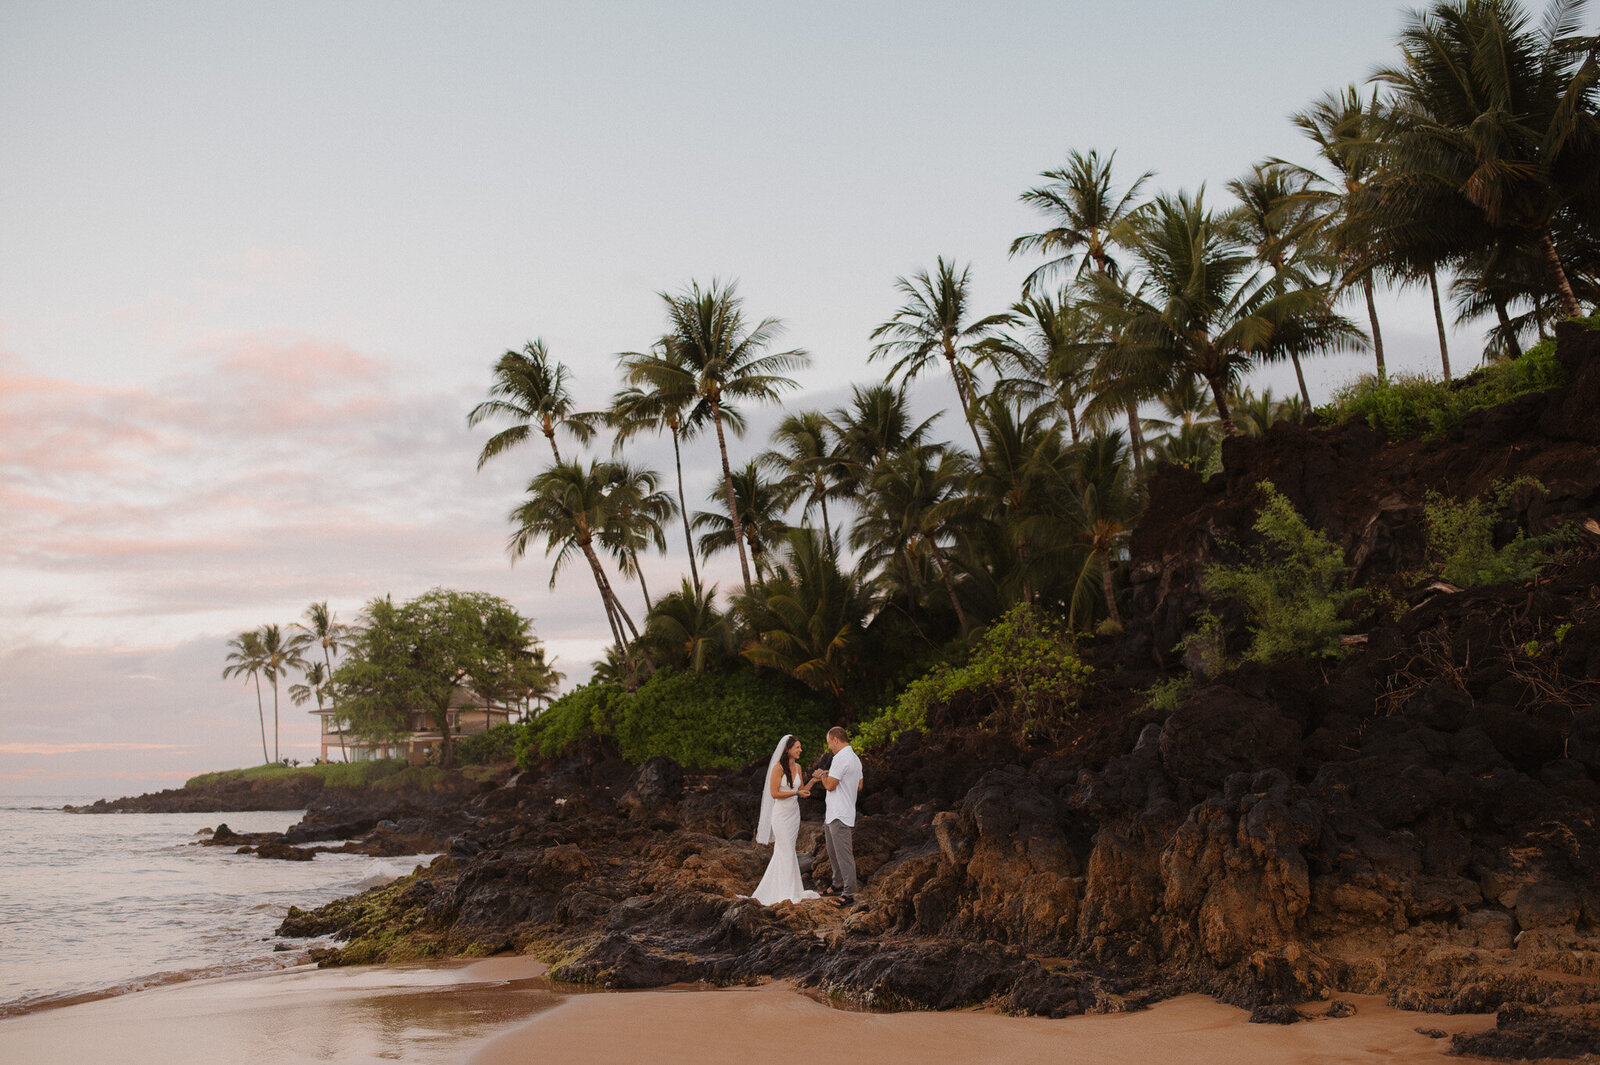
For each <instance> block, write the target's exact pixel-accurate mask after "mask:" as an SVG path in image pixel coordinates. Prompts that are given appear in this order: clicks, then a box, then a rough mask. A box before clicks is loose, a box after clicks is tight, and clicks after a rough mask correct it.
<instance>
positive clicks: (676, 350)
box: [626, 280, 811, 589]
mask: <svg viewBox="0 0 1600 1065" xmlns="http://www.w3.org/2000/svg"><path fill="white" fill-rule="evenodd" d="M735 287H736V286H735V285H734V284H733V283H732V282H729V283H728V284H726V285H724V284H721V283H720V282H718V281H715V280H713V281H712V282H711V286H710V287H709V288H707V289H704V290H702V289H701V288H700V286H699V284H698V283H693V282H691V283H690V285H689V287H688V288H687V289H685V290H684V291H682V292H680V293H678V294H676V295H673V294H670V293H666V292H663V293H660V296H661V299H662V302H664V303H665V304H666V308H667V322H668V330H667V336H666V339H665V343H664V344H663V345H661V346H660V347H658V349H657V350H656V351H653V352H651V353H649V354H639V353H635V354H632V355H630V356H628V358H627V363H626V365H627V375H628V383H629V384H631V385H635V386H637V387H639V388H641V389H643V390H645V391H648V392H655V393H658V394H661V395H664V396H669V397H685V398H687V397H694V398H695V399H696V400H700V401H704V402H705V403H706V405H707V406H708V407H709V408H710V412H711V424H712V426H713V427H714V428H715V429H716V432H717V449H718V451H719V452H720V453H721V456H722V484H723V496H724V501H725V502H726V504H727V508H728V517H729V520H730V522H731V523H732V525H733V540H734V544H735V545H736V546H737V548H738V551H739V569H740V571H741V573H742V575H743V577H744V585H745V588H747V589H748V588H749V587H750V559H749V557H748V556H747V555H746V553H745V538H744V531H743V529H742V528H741V527H740V518H739V506H738V502H737V500H736V499H735V498H734V490H733V467H732V465H731V464H730V463H729V461H728V439H727V431H728V430H730V429H731V430H733V431H735V432H738V431H740V429H741V427H742V422H740V421H738V420H736V419H734V418H732V417H731V415H732V414H734V413H736V411H735V410H734V406H733V405H734V404H737V403H738V402H740V401H742V400H754V401H756V402H758V403H770V402H776V401H777V400H778V397H779V396H780V395H781V394H782V393H783V392H785V391H787V390H789V389H791V388H797V387H799V385H798V384H797V383H796V382H795V381H794V380H793V379H792V378H790V377H788V376H786V374H787V373H789V372H790V371H793V370H797V369H799V368H801V367H804V366H806V365H807V364H808V363H809V362H810V359H811V356H809V355H808V354H806V352H804V351H803V350H801V349H799V348H795V349H793V350H790V351H780V352H773V351H769V350H768V348H769V347H770V346H771V344H772V341H773V339H774V338H775V337H776V336H777V334H778V331H779V329H780V328H781V323H780V322H779V321H778V320H777V319H776V318H764V319H762V320H761V321H759V322H757V323H755V324H754V325H750V324H748V323H747V322H746V321H745V317H744V302H743V301H742V300H741V299H740V298H739V297H738V295H737V293H736V291H735Z"/></svg>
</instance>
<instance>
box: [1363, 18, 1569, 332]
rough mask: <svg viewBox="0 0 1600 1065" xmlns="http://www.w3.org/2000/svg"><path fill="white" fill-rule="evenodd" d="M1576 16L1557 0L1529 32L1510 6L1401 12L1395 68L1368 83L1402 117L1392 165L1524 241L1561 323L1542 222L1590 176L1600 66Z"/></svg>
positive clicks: (1563, 299) (1560, 273)
mask: <svg viewBox="0 0 1600 1065" xmlns="http://www.w3.org/2000/svg"><path fill="white" fill-rule="evenodd" d="M1582 15H1583V4H1582V3H1578V2H1573V0H1556V2H1554V3H1552V4H1550V6H1549V8H1548V9H1547V12H1546V17H1545V21H1544V25H1543V26H1542V27H1541V28H1540V29H1538V30H1535V29H1533V28H1532V27H1531V26H1530V25H1529V18H1528V15H1527V14H1526V13H1525V12H1524V11H1523V10H1522V9H1521V8H1520V6H1519V5H1517V4H1516V3H1514V2H1511V0H1457V2H1454V3H1436V4H1434V5H1433V6H1432V7H1431V8H1430V9H1428V10H1427V11H1420V12H1413V13H1412V14H1411V16H1410V17H1409V19H1408V22H1407V25H1406V28H1405V30H1404V31H1403V32H1402V33H1401V35H1400V51H1401V56H1402V59H1401V62H1400V64H1399V65H1398V66H1395V67H1391V68H1389V69H1386V70H1383V71H1380V72H1379V74H1378V75H1377V78H1376V80H1378V81H1379V82H1382V83H1383V84H1386V85H1388V86H1389V87H1390V88H1391V89H1392V91H1393V97H1394V98H1393V107H1394V109H1395V111H1396V112H1397V115H1398V116H1399V118H1400V119H1401V122H1400V123H1399V126H1400V129H1401V130H1402V133H1401V138H1400V139H1401V142H1402V151H1401V152H1400V153H1399V163H1400V166H1401V167H1402V168H1403V169H1410V170H1412V171H1413V172H1415V173H1417V174H1418V176H1420V177H1422V178H1424V179H1425V180H1432V181H1434V182H1437V183H1438V184H1440V185H1442V186H1444V187H1446V188H1449V189H1452V190H1454V191H1458V192H1459V193H1460V194H1461V195H1463V196H1465V197H1466V199H1467V200H1469V201H1470V202H1471V203H1472V204H1473V205H1474V206H1476V207H1477V208H1478V209H1479V210H1481V211H1482V212H1483V216H1484V218H1485V220H1486V221H1487V222H1488V223H1489V225H1490V226H1492V227H1494V228H1496V229H1502V230H1504V229H1509V230H1521V231H1523V232H1525V233H1527V234H1529V235H1531V237H1532V238H1533V242H1534V244H1535V246H1536V247H1537V248H1538V249H1539V251H1540V252H1541V253H1542V255H1543V258H1544V263H1545V266H1546V268H1547V270H1548V271H1549V283H1550V287H1551V289H1552V290H1553V291H1554V292H1555V293H1556V295H1557V297H1558V298H1559V300H1560V303H1561V307H1562V310H1563V311H1564V312H1565V313H1566V314H1567V315H1569V316H1573V315H1577V314H1578V313H1579V311H1580V308H1579V304H1578V299H1577V296H1576V295H1575V294H1574V292H1573V289H1572V284H1571V281H1570V279H1569V277H1568V274H1567V270H1566V268H1565V266H1564V265H1563V263H1562V258H1561V255H1560V253H1559V251H1558V249H1557V248H1556V244H1555V241H1554V239H1553V235H1552V233H1553V228H1552V227H1553V223H1554V220H1555V219H1556V217H1557V216H1558V215H1559V214H1560V213H1561V212H1562V211H1563V209H1564V208H1565V207H1566V206H1567V205H1568V204H1569V203H1572V202H1573V201H1575V200H1577V199H1580V198H1586V199H1590V200H1592V198H1593V197H1594V195H1595V193H1596V191H1597V188H1596V186H1597V181H1596V177H1595V175H1596V174H1600V115H1597V114H1596V110H1595V105H1596V99H1597V92H1600V63H1597V61H1596V54H1597V53H1596V46H1595V43H1594V40H1595V39H1594V38H1582V37H1580V29H1581V20H1582Z"/></svg>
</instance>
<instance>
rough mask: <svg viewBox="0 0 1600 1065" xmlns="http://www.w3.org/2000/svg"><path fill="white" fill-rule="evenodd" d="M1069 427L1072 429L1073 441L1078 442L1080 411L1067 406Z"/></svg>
mask: <svg viewBox="0 0 1600 1065" xmlns="http://www.w3.org/2000/svg"><path fill="white" fill-rule="evenodd" d="M1067 428H1068V429H1070V430H1071V431H1072V442H1073V443H1074V444H1076V443H1077V442H1078V412H1077V410H1075V409H1074V408H1073V407H1070V406H1069V407H1067Z"/></svg>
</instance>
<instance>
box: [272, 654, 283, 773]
mask: <svg viewBox="0 0 1600 1065" xmlns="http://www.w3.org/2000/svg"><path fill="white" fill-rule="evenodd" d="M272 760H273V761H274V762H278V761H281V760H282V758H281V756H280V755H279V753H278V676H277V674H273V676H272Z"/></svg>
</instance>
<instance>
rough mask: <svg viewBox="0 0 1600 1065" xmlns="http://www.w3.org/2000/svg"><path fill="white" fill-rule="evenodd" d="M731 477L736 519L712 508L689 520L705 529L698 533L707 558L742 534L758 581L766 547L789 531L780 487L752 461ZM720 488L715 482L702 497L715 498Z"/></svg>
mask: <svg viewBox="0 0 1600 1065" xmlns="http://www.w3.org/2000/svg"><path fill="white" fill-rule="evenodd" d="M732 481H733V497H734V500H735V504H736V505H735V512H736V513H737V514H738V517H739V520H738V523H737V524H735V523H734V522H732V521H729V520H728V519H727V518H726V517H725V516H723V515H722V514H719V513H718V512H716V511H714V510H700V511H696V512H695V515H694V520H693V521H692V522H691V523H690V524H691V525H693V527H694V528H695V529H696V530H702V529H703V530H706V531H705V532H704V533H703V534H702V535H701V537H700V557H701V558H705V559H709V558H710V557H711V556H712V555H714V554H716V553H717V552H718V551H726V550H727V549H728V548H730V547H732V546H734V543H735V537H742V538H743V539H742V541H741V542H742V544H743V546H745V547H746V548H748V549H749V552H750V559H751V562H752V563H753V565H754V566H755V571H756V579H757V580H758V581H759V580H760V579H761V575H762V572H763V570H764V569H765V568H766V566H767V551H768V549H769V548H770V547H771V546H772V545H773V544H775V543H777V542H778V541H779V540H781V539H782V538H783V537H784V535H785V534H787V533H788V531H789V526H788V524H787V523H786V522H785V521H784V520H783V510H784V506H785V500H784V495H783V491H782V489H781V487H780V485H779V484H778V482H776V481H769V480H767V479H766V478H764V477H762V476H761V468H760V466H758V465H757V464H756V463H755V462H754V461H752V462H747V463H746V464H745V465H744V466H743V467H741V468H740V469H737V470H734V471H733V474H732ZM721 492H722V486H721V485H717V486H715V487H713V488H712V489H711V493H710V494H709V495H708V496H707V497H706V498H707V499H709V500H710V501H711V502H713V503H715V502H718V499H717V497H718V495H720V494H721Z"/></svg>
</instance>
